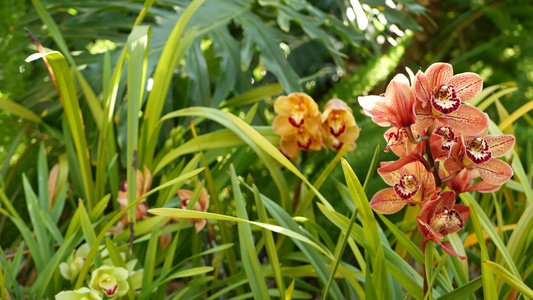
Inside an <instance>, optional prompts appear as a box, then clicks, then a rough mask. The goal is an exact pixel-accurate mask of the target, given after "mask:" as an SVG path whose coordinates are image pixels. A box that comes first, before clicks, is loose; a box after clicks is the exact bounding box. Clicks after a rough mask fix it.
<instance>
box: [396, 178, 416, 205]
mask: <svg viewBox="0 0 533 300" xmlns="http://www.w3.org/2000/svg"><path fill="white" fill-rule="evenodd" d="M419 189H420V183H419V182H418V180H417V178H416V176H415V175H412V174H404V175H402V177H400V181H399V182H398V183H396V184H394V191H395V192H396V194H397V195H398V197H400V198H402V199H403V200H408V199H411V198H412V197H413V196H414V195H416V193H417V192H418V190H419Z"/></svg>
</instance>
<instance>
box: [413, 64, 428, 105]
mask: <svg viewBox="0 0 533 300" xmlns="http://www.w3.org/2000/svg"><path fill="white" fill-rule="evenodd" d="M413 86H414V92H415V96H416V98H417V99H418V100H420V101H421V102H422V106H423V107H425V106H426V104H427V103H428V101H429V100H430V99H431V92H432V91H431V88H430V87H429V81H428V79H427V76H426V74H424V73H422V71H418V73H416V80H415V82H414V84H413Z"/></svg>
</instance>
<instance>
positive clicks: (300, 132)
mask: <svg viewBox="0 0 533 300" xmlns="http://www.w3.org/2000/svg"><path fill="white" fill-rule="evenodd" d="M279 146H280V148H281V152H283V154H285V155H286V156H287V157H289V158H291V159H294V158H296V157H297V156H298V153H300V150H310V149H311V150H315V151H318V150H320V149H322V132H321V128H320V127H318V128H317V130H316V131H311V130H309V128H307V125H305V124H304V125H302V126H300V127H299V128H297V131H296V133H295V134H290V135H282V136H281V140H280V142H279Z"/></svg>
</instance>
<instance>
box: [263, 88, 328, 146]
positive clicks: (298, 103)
mask: <svg viewBox="0 0 533 300" xmlns="http://www.w3.org/2000/svg"><path fill="white" fill-rule="evenodd" d="M274 110H275V111H276V113H278V116H276V118H275V119H274V122H273V124H272V128H273V129H274V132H275V133H277V134H279V135H281V136H286V135H293V134H297V133H298V132H299V129H300V128H301V127H302V126H304V125H305V127H306V128H307V130H308V131H310V132H316V131H317V130H318V127H320V111H319V110H318V105H317V104H316V102H315V100H313V98H311V97H309V95H307V94H305V93H292V94H289V95H288V96H280V97H278V99H276V101H275V102H274Z"/></svg>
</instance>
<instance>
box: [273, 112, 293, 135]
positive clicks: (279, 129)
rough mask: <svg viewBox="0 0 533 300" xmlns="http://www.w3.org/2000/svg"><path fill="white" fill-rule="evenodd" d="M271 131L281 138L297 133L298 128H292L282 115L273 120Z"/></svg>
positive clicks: (286, 118)
mask: <svg viewBox="0 0 533 300" xmlns="http://www.w3.org/2000/svg"><path fill="white" fill-rule="evenodd" d="M272 129H273V130H274V132H275V133H277V134H279V135H281V136H285V135H292V134H296V133H297V132H298V128H297V127H294V126H293V125H292V124H291V122H289V117H287V116H283V115H278V116H277V117H276V118H275V119H274V122H272Z"/></svg>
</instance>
